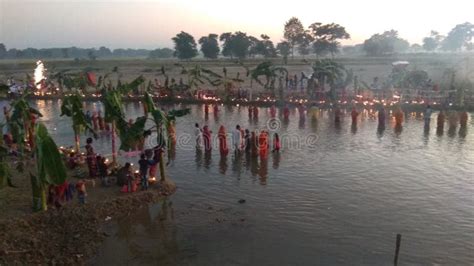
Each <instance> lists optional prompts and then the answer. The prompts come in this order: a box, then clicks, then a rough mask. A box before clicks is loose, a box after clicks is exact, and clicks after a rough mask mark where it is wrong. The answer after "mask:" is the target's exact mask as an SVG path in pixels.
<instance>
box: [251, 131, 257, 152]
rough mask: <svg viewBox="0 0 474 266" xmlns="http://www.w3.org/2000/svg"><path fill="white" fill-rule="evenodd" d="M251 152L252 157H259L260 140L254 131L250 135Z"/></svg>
mask: <svg viewBox="0 0 474 266" xmlns="http://www.w3.org/2000/svg"><path fill="white" fill-rule="evenodd" d="M250 151H251V152H252V157H257V156H258V139H257V133H256V132H255V131H252V134H251V135H250Z"/></svg>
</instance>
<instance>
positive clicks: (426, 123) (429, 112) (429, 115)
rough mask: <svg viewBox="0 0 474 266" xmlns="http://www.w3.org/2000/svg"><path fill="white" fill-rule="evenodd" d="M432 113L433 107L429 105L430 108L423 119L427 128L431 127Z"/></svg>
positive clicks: (427, 108)
mask: <svg viewBox="0 0 474 266" xmlns="http://www.w3.org/2000/svg"><path fill="white" fill-rule="evenodd" d="M432 113H433V109H431V106H430V105H429V104H428V106H426V109H425V112H424V113H423V118H424V120H425V127H426V126H428V127H429V126H430V122H431V114H432Z"/></svg>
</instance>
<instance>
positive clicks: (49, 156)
mask: <svg viewBox="0 0 474 266" xmlns="http://www.w3.org/2000/svg"><path fill="white" fill-rule="evenodd" d="M35 142H36V143H35V144H36V145H35V149H34V151H33V152H34V153H33V155H34V158H35V164H36V167H35V168H36V169H35V170H36V172H35V173H32V172H30V178H31V187H32V194H33V211H40V210H43V211H46V210H47V208H48V206H47V197H46V191H47V188H48V185H60V184H63V183H64V181H66V178H67V174H66V167H65V166H64V162H63V160H62V158H61V155H60V153H59V150H58V147H57V145H56V143H55V142H54V140H53V138H52V137H51V136H50V135H49V133H48V130H47V129H46V127H45V126H44V125H43V124H42V123H38V124H37V126H36V127H35Z"/></svg>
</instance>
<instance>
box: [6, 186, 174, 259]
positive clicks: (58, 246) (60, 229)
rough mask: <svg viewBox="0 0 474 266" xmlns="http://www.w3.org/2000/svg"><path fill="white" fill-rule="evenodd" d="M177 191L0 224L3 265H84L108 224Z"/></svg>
mask: <svg viewBox="0 0 474 266" xmlns="http://www.w3.org/2000/svg"><path fill="white" fill-rule="evenodd" d="M174 191H175V187H174V186H167V185H165V186H158V187H157V188H153V189H150V190H148V191H145V192H137V193H133V194H127V195H123V196H119V197H116V198H113V199H107V200H104V201H102V202H100V201H95V202H92V203H86V204H85V205H79V204H68V205H65V206H64V207H63V208H61V209H59V210H54V209H52V210H49V211H47V212H41V213H35V214H31V215H27V216H23V217H20V218H15V219H9V220H3V221H0V239H1V242H0V264H7V265H11V264H15V265H16V264H58V263H59V264H76V265H77V264H85V262H86V261H87V259H88V258H90V257H91V256H93V255H94V254H95V252H96V251H97V248H98V247H99V245H100V243H101V242H102V241H103V240H104V239H105V237H106V236H107V235H106V233H105V232H104V231H103V230H102V228H103V225H104V224H105V223H106V222H107V221H109V220H111V219H117V220H118V219H121V218H124V217H127V216H128V215H130V214H132V213H134V212H135V211H137V210H139V209H140V208H142V207H147V205H148V204H150V203H153V202H157V201H159V200H161V199H163V198H164V197H166V196H168V195H170V194H171V193H173V192H174Z"/></svg>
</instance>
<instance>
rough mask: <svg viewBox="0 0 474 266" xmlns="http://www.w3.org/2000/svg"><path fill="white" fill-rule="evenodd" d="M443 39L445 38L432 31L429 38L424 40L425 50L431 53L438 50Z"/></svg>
mask: <svg viewBox="0 0 474 266" xmlns="http://www.w3.org/2000/svg"><path fill="white" fill-rule="evenodd" d="M442 39H443V36H441V35H439V33H438V32H436V31H431V35H430V36H429V37H425V38H423V49H425V50H426V51H429V52H431V51H434V50H436V49H437V48H438V47H439V45H440V44H441V41H442Z"/></svg>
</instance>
